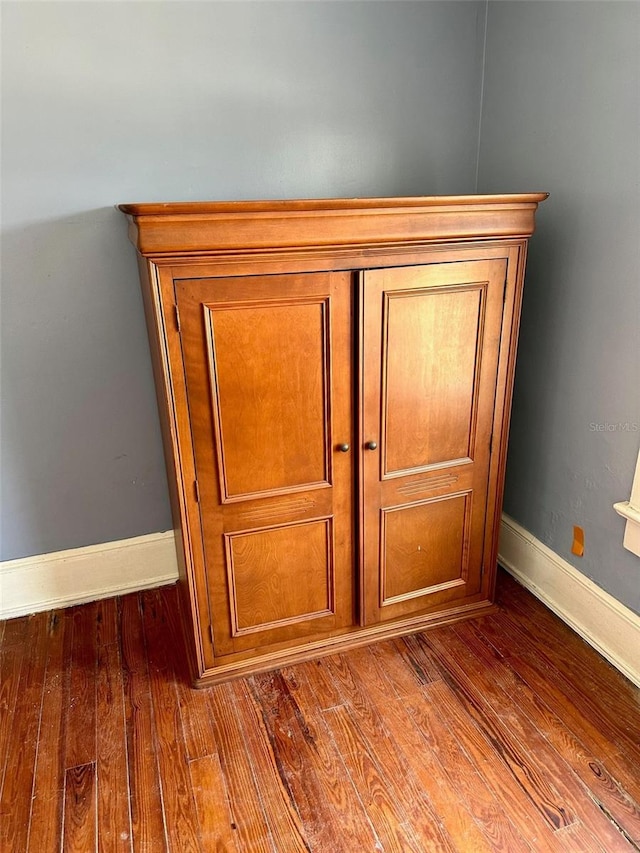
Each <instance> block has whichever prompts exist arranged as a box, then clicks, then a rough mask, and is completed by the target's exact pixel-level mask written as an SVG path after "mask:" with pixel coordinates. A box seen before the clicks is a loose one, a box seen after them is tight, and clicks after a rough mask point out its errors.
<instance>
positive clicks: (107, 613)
mask: <svg viewBox="0 0 640 853" xmlns="http://www.w3.org/2000/svg"><path fill="white" fill-rule="evenodd" d="M96 628H97V631H96V643H97V646H98V648H100V647H101V646H109V645H111V644H113V643H118V642H119V637H120V599H119V598H102V599H100V601H98V602H96Z"/></svg>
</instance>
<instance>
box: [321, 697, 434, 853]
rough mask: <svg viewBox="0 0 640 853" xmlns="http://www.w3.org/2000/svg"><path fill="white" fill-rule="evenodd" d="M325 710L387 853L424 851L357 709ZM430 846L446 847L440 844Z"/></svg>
mask: <svg viewBox="0 0 640 853" xmlns="http://www.w3.org/2000/svg"><path fill="white" fill-rule="evenodd" d="M322 713H323V716H324V718H325V720H327V724H328V727H329V731H330V733H331V736H332V737H333V739H334V741H335V743H336V746H337V748H338V751H339V752H340V754H341V755H342V758H343V761H344V762H345V765H346V767H347V770H348V772H349V775H350V776H351V779H352V780H353V783H354V785H355V787H356V790H357V791H358V793H359V794H360V797H361V798H362V800H363V802H365V803H366V805H367V811H368V813H369V814H370V816H371V819H372V822H373V824H374V826H375V828H376V833H377V835H378V837H379V838H380V841H381V844H382V849H383V850H384V851H385V853H405V851H414V853H422V851H423V850H424V849H425V846H426V843H425V844H423V840H422V839H418V838H416V836H415V834H414V832H413V830H412V829H410V828H409V827H408V826H407V824H406V815H405V813H404V812H403V811H402V809H401V808H399V806H398V802H397V797H396V795H395V792H393V791H390V790H389V785H388V781H387V777H386V775H385V773H384V771H383V770H381V768H380V767H379V765H378V764H377V762H376V761H375V758H374V757H373V756H372V755H371V753H370V752H369V750H368V748H367V744H366V743H365V741H364V739H363V738H362V736H361V734H360V732H359V731H358V728H357V725H356V723H355V720H354V711H353V709H352V708H347V707H346V706H345V705H338V706H335V707H333V708H328V709H327V710H325V711H323V712H322ZM429 841H431V839H429ZM427 849H430V850H432V849H440V850H441V849H443V848H442V845H441V844H439V845H438V846H437V847H431V846H429V847H428V848H427ZM445 849H446V848H445Z"/></svg>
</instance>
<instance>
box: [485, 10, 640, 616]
mask: <svg viewBox="0 0 640 853" xmlns="http://www.w3.org/2000/svg"><path fill="white" fill-rule="evenodd" d="M487 32H488V38H487V48H486V65H485V84H484V101H483V110H482V133H481V146H480V171H479V186H478V189H479V191H481V192H485V191H486V192H493V191H518V190H549V191H550V192H551V197H550V198H549V200H548V201H546V202H545V203H544V205H542V207H541V208H540V211H539V214H540V215H539V218H538V231H537V233H536V235H535V237H534V239H533V241H532V243H531V249H530V260H529V267H528V271H527V284H526V290H525V301H524V310H523V324H522V331H521V337H520V349H519V355H518V368H517V374H516V388H515V401H514V410H513V421H512V429H511V440H510V448H509V459H508V465H507V491H506V500H505V510H506V511H507V512H508V513H510V514H511V515H512V516H513V517H514V518H515V519H516V520H517V521H519V522H520V523H521V524H522V525H523V526H524V527H525V528H527V529H528V530H530V531H531V532H532V533H533V534H535V536H537V537H538V538H539V539H541V540H542V541H543V542H544V543H545V544H546V545H548V546H549V547H550V548H552V549H553V550H554V551H555V552H556V553H558V554H560V555H562V556H563V557H564V558H565V559H567V560H569V561H570V562H571V563H572V564H573V565H574V566H576V568H578V569H579V570H580V571H581V572H583V573H585V574H586V575H587V576H588V577H590V578H591V579H593V580H594V581H595V582H596V583H598V584H600V585H601V586H602V587H604V588H605V589H606V590H607V591H608V592H610V593H611V594H612V595H614V596H615V597H616V598H618V599H619V600H620V601H622V602H624V603H625V604H626V605H627V606H629V607H630V608H632V609H634V610H636V611H638V612H640V583H639V580H640V561H639V560H638V557H636V556H634V555H633V554H631V553H630V552H629V551H625V550H624V548H623V547H622V537H623V531H624V521H623V520H622V519H621V518H619V517H618V516H617V515H616V514H615V513H614V511H613V509H612V508H611V505H612V503H614V502H615V501H620V500H628V499H629V495H630V492H631V481H632V478H633V471H634V467H635V461H636V458H637V453H638V446H639V444H640V431H638V430H639V429H640V345H639V343H638V338H639V321H640V272H639V271H640V248H639V247H640V241H639V237H640V194H639V189H640V4H638V3H612V2H606V3H572V2H558V3H538V2H516V3H493V2H492V3H490V4H489V12H488V29H487ZM606 424H609V425H611V426H612V427H613V429H609V428H607V427H605V429H604V431H599V430H598V426H599V425H606ZM618 424H622V425H623V427H618ZM626 424H628V425H629V430H628V431H626V430H625V428H624V425H626ZM634 425H635V431H634ZM573 524H579V525H581V526H583V527H584V529H585V555H584V557H583V558H579V557H574V556H573V555H572V554H571V553H570V548H571V540H572V525H573Z"/></svg>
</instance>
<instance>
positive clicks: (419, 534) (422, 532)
mask: <svg viewBox="0 0 640 853" xmlns="http://www.w3.org/2000/svg"><path fill="white" fill-rule="evenodd" d="M469 504H470V496H469V495H468V494H458V495H453V496H451V497H444V498H439V499H435V500H431V501H425V502H424V503H420V504H413V505H409V506H405V507H395V508H393V509H388V510H383V517H382V542H381V545H382V554H381V574H382V577H381V584H380V588H381V598H382V600H381V602H380V604H381V606H382V605H385V604H394V603H396V602H397V601H399V600H404V599H408V598H415V597H417V596H420V595H424V594H426V593H428V592H430V591H432V590H433V588H434V587H440V588H442V587H443V586H446V585H455V584H456V583H463V582H464V580H465V579H466V574H467V560H468V542H467V539H468V526H469V525H468V515H469Z"/></svg>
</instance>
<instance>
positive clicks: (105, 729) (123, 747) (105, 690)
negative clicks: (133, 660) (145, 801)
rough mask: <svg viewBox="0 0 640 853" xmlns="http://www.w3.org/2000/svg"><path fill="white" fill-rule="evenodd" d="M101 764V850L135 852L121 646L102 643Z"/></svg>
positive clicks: (99, 684) (101, 852) (99, 680)
mask: <svg viewBox="0 0 640 853" xmlns="http://www.w3.org/2000/svg"><path fill="white" fill-rule="evenodd" d="M97 716H98V727H97V764H96V778H97V788H98V802H97V809H98V825H99V826H100V827H102V831H101V832H100V834H99V836H98V851H99V853H131V850H132V843H133V839H132V832H131V814H130V812H129V772H128V767H127V737H126V724H125V712H124V690H123V682H122V669H121V664H120V649H119V647H118V646H117V645H116V644H114V643H108V644H106V645H99V646H98V678H97Z"/></svg>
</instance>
